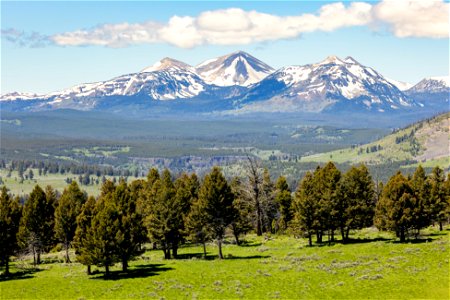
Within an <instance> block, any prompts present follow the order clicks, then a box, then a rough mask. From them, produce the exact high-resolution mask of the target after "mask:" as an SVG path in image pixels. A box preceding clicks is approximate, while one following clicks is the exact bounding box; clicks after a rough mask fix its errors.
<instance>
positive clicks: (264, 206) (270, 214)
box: [260, 168, 278, 233]
mask: <svg viewBox="0 0 450 300" xmlns="http://www.w3.org/2000/svg"><path fill="white" fill-rule="evenodd" d="M260 189H261V218H262V230H263V232H271V233H274V232H275V231H276V229H277V228H275V226H273V225H274V223H275V222H274V221H275V219H276V217H277V214H278V207H277V203H276V202H275V185H274V183H273V182H272V180H271V178H270V173H269V170H268V169H267V168H265V169H264V171H263V175H262V182H261V188H260Z"/></svg>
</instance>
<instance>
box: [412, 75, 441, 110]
mask: <svg viewBox="0 0 450 300" xmlns="http://www.w3.org/2000/svg"><path fill="white" fill-rule="evenodd" d="M405 94H406V95H408V97H410V98H413V99H414V100H416V101H418V102H420V103H422V104H423V105H424V106H425V108H427V109H432V110H434V111H437V112H441V111H444V110H450V107H449V103H450V99H449V98H450V76H443V77H428V78H425V79H423V80H421V81H419V82H418V83H417V84H416V85H414V86H413V87H412V88H410V89H408V90H406V91H405Z"/></svg>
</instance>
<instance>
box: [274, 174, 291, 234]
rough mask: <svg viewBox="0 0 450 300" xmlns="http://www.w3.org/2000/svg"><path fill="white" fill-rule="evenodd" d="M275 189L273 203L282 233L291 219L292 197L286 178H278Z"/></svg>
mask: <svg viewBox="0 0 450 300" xmlns="http://www.w3.org/2000/svg"><path fill="white" fill-rule="evenodd" d="M275 188H276V190H275V202H276V203H277V204H278V207H279V211H280V220H279V227H280V229H281V230H282V231H284V230H286V229H287V227H288V223H289V222H290V221H291V219H292V196H291V191H290V190H289V186H288V184H287V181H286V177H284V176H280V177H279V178H278V180H277V183H276V185H275Z"/></svg>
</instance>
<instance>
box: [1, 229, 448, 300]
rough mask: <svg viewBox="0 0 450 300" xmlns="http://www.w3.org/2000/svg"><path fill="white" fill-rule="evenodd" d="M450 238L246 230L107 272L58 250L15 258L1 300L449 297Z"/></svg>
mask: <svg viewBox="0 0 450 300" xmlns="http://www.w3.org/2000/svg"><path fill="white" fill-rule="evenodd" d="M449 237H450V228H447V229H446V230H444V231H443V232H439V231H436V229H433V228H430V229H427V230H424V232H423V233H422V237H421V239H420V240H411V241H410V242H408V243H404V244H400V243H397V242H396V241H395V240H394V239H393V238H392V236H391V235H390V234H387V233H381V232H378V231H377V230H375V229H372V228H370V229H365V230H362V231H358V232H355V233H354V234H353V235H352V238H353V240H352V243H350V244H346V245H343V244H341V243H339V241H338V242H336V243H333V244H332V245H330V246H329V245H328V244H324V245H315V246H313V247H308V246H307V241H306V240H305V239H303V238H302V239H296V238H293V237H288V236H272V237H268V238H267V237H266V238H265V237H256V236H254V235H249V236H247V237H246V241H245V243H244V245H242V246H236V245H234V244H232V243H228V244H226V245H225V246H224V255H225V257H226V258H225V259H224V260H218V259H217V258H216V254H217V248H216V247H215V246H214V244H208V245H207V250H208V256H207V258H206V259H203V258H202V257H201V253H202V248H201V247H200V246H195V245H191V246H185V247H183V248H181V249H180V251H179V254H180V257H181V258H180V259H177V260H164V259H163V254H162V251H160V250H147V251H146V252H145V253H144V254H143V255H142V256H141V257H139V258H138V259H136V260H134V261H133V262H131V267H130V270H129V272H128V273H126V274H125V273H121V271H120V264H117V265H116V266H115V267H114V268H113V269H112V270H113V272H112V273H113V274H112V276H111V277H110V278H108V279H105V278H104V277H103V269H102V268H96V267H93V271H94V272H95V274H94V275H92V276H88V275H86V273H85V267H84V266H82V265H80V264H78V263H76V262H74V263H71V264H65V263H63V253H59V252H56V253H50V254H48V255H45V256H44V264H42V265H40V266H39V267H38V268H37V269H33V268H32V266H31V261H30V260H29V258H27V257H24V258H20V259H16V260H15V262H13V265H12V270H11V271H12V272H16V275H15V277H13V278H12V279H8V280H6V279H5V278H2V279H1V281H0V291H1V295H2V299H139V298H151V299H205V298H208V299H217V298H221V299H237V298H251V299H271V298H281V299H287V298H289V299H300V298H310V299H362V298H372V299H376V298H383V299H406V298H407V299H412V298H415V299H419V298H420V299H449V250H450V245H449ZM148 247H150V246H148ZM73 256H74V254H73V253H72V258H73V260H75V259H74V257H73Z"/></svg>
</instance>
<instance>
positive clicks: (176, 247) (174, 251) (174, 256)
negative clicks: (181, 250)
mask: <svg viewBox="0 0 450 300" xmlns="http://www.w3.org/2000/svg"><path fill="white" fill-rule="evenodd" d="M172 256H173V258H177V256H178V245H176V244H175V243H174V244H173V245H172Z"/></svg>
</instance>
